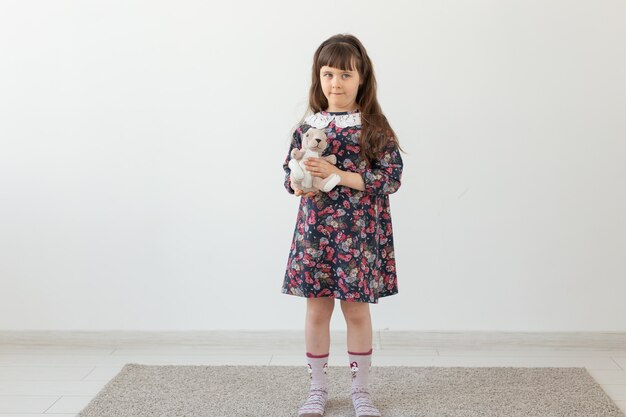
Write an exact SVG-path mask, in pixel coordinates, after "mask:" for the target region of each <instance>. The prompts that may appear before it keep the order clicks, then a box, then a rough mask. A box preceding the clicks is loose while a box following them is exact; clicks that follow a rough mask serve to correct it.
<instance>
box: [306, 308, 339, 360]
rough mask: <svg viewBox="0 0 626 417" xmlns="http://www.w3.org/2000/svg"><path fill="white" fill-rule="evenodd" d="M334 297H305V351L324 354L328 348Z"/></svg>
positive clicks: (327, 351)
mask: <svg viewBox="0 0 626 417" xmlns="http://www.w3.org/2000/svg"><path fill="white" fill-rule="evenodd" d="M334 308H335V298H333V297H320V298H307V304H306V320H305V324H304V338H305V342H306V350H307V352H310V353H312V354H313V355H325V354H327V353H329V350H330V318H331V316H332V315H333V309H334Z"/></svg>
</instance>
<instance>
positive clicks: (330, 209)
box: [282, 109, 402, 303]
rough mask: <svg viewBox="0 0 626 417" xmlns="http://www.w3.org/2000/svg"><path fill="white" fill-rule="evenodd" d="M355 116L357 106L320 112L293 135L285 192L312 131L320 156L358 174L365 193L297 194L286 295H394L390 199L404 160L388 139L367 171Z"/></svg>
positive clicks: (372, 299) (370, 299) (340, 189)
mask: <svg viewBox="0 0 626 417" xmlns="http://www.w3.org/2000/svg"><path fill="white" fill-rule="evenodd" d="M360 116H361V115H360V112H359V110H358V109H356V110H353V111H347V112H327V111H321V112H318V113H315V114H313V115H311V116H309V117H308V118H307V119H306V120H305V122H304V123H303V124H301V125H300V126H299V127H298V128H297V129H296V130H295V132H294V134H293V138H292V141H291V145H290V147H289V152H288V153H287V157H286V158H285V162H284V163H283V169H284V170H285V181H284V186H285V188H286V189H287V191H288V192H289V193H291V194H294V193H295V192H294V190H293V189H292V188H291V185H290V181H289V175H290V173H291V170H290V168H289V160H290V159H291V150H292V149H293V148H297V149H300V146H301V139H302V134H303V133H306V131H307V130H308V129H310V128H317V129H322V130H323V131H324V133H325V134H326V137H327V138H328V146H327V147H326V149H324V151H323V152H322V153H321V156H322V157H323V156H327V155H331V154H334V155H335V156H336V157H337V164H336V166H337V168H339V169H341V170H342V171H349V172H358V173H359V174H361V176H362V178H363V182H364V184H365V190H364V191H360V190H357V189H354V188H350V187H347V186H343V185H336V186H335V187H334V188H333V189H332V190H330V191H329V192H327V193H325V192H323V191H318V192H317V193H316V194H315V196H314V197H300V206H299V208H298V215H297V217H296V226H295V230H294V234H293V240H292V242H291V248H290V250H289V257H288V260H287V267H286V271H285V277H284V281H283V285H282V293H284V294H289V295H296V296H300V297H307V298H317V297H334V298H338V299H341V300H345V301H357V302H367V303H378V298H379V297H386V296H389V295H394V294H397V293H398V282H397V276H396V262H395V254H394V247H393V231H392V225H391V211H390V208H389V194H392V193H394V192H396V191H397V190H398V188H399V187H400V180H401V177H402V158H401V156H400V151H399V149H398V148H397V146H396V144H395V142H393V141H391V140H390V141H388V142H387V145H386V147H385V149H384V153H383V154H382V157H381V158H379V159H378V160H376V161H374V162H373V163H372V165H371V166H368V164H367V161H366V160H364V159H362V158H361V157H360V156H359V149H360V146H359V137H360V135H361V117H360Z"/></svg>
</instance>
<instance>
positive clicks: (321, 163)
mask: <svg viewBox="0 0 626 417" xmlns="http://www.w3.org/2000/svg"><path fill="white" fill-rule="evenodd" d="M304 165H305V166H306V170H307V171H309V172H310V173H311V175H313V176H315V177H320V178H322V179H324V178H326V177H328V176H330V175H331V174H337V175H341V174H342V173H343V171H342V170H340V169H339V168H337V167H336V166H334V165H333V164H331V163H330V162H328V161H327V160H325V159H324V158H315V157H310V158H308V159H307V160H306V161H304Z"/></svg>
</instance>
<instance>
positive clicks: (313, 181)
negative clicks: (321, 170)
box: [289, 128, 341, 193]
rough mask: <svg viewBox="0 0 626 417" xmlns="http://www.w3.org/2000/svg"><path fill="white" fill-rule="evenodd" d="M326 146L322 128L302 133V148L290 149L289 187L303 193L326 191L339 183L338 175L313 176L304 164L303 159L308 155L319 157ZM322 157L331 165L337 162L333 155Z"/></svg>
mask: <svg viewBox="0 0 626 417" xmlns="http://www.w3.org/2000/svg"><path fill="white" fill-rule="evenodd" d="M326 146H328V141H327V138H326V135H325V134H324V131H323V130H320V129H314V128H310V129H309V130H307V131H306V133H305V134H304V135H302V148H300V149H293V150H292V151H291V160H290V161H289V168H290V169H291V174H290V175H289V181H290V183H291V188H293V189H294V190H302V191H304V192H305V193H308V192H310V191H316V190H320V191H324V192H326V193H327V192H329V191H330V190H332V189H333V188H334V187H335V185H337V184H339V181H340V180H341V177H340V176H339V175H337V174H334V173H333V174H331V175H329V176H328V177H326V178H320V177H314V176H313V175H311V173H310V172H309V171H307V170H306V166H305V165H304V161H306V160H307V159H308V158H310V157H316V158H319V157H320V155H321V154H322V152H323V151H324V149H326ZM322 158H323V159H325V160H326V161H328V162H330V163H331V164H333V165H335V164H337V157H336V156H335V155H328V156H323V157H322Z"/></svg>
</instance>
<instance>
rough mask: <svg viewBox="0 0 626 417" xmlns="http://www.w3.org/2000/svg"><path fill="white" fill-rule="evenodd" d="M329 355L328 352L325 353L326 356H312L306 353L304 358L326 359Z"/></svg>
mask: <svg viewBox="0 0 626 417" xmlns="http://www.w3.org/2000/svg"><path fill="white" fill-rule="evenodd" d="M329 355H330V352H328V353H327V354H325V355H314V354H312V353H311V352H307V353H306V356H307V357H308V358H327V357H328V356H329Z"/></svg>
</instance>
